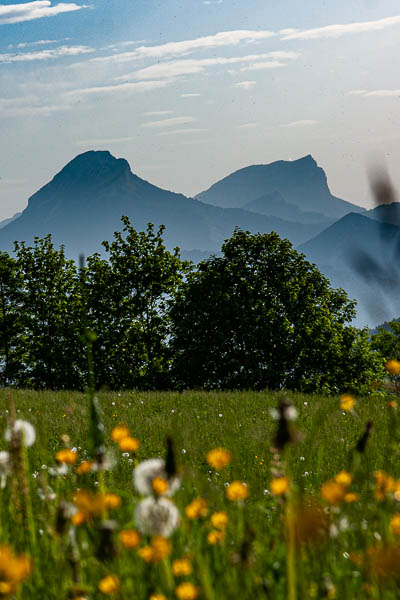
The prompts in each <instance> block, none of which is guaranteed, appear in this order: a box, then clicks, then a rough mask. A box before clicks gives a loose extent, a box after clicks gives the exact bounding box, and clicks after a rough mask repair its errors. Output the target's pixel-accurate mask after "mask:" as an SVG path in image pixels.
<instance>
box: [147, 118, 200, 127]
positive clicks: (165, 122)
mask: <svg viewBox="0 0 400 600" xmlns="http://www.w3.org/2000/svg"><path fill="white" fill-rule="evenodd" d="M193 121H196V119H195V118H194V117H172V118H171V119H162V120H161V121H150V122H148V123H142V127H148V128H152V129H154V128H156V129H158V128H159V127H171V126H172V127H173V126H175V125H184V124H185V123H192V122H193Z"/></svg>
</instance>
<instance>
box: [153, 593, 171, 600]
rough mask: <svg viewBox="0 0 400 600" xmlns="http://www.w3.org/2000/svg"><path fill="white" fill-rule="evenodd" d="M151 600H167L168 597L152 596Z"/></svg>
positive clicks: (161, 595) (162, 595)
mask: <svg viewBox="0 0 400 600" xmlns="http://www.w3.org/2000/svg"><path fill="white" fill-rule="evenodd" d="M149 600H167V596H164V594H152V595H151V596H150V598H149Z"/></svg>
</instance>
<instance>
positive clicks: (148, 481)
mask: <svg viewBox="0 0 400 600" xmlns="http://www.w3.org/2000/svg"><path fill="white" fill-rule="evenodd" d="M155 477H161V478H162V479H165V480H166V481H167V482H168V491H167V493H166V494H165V495H166V496H172V494H174V493H175V492H176V490H177V489H178V488H179V485H180V483H181V482H180V479H179V477H177V476H174V477H171V478H168V476H167V473H166V471H165V460H164V459H163V458H150V459H149V460H144V461H143V462H141V463H139V464H138V466H137V467H136V469H134V471H133V483H134V486H135V488H136V489H137V491H138V492H139V494H142V495H143V496H149V495H150V494H152V493H153V486H152V483H153V479H154V478H155Z"/></svg>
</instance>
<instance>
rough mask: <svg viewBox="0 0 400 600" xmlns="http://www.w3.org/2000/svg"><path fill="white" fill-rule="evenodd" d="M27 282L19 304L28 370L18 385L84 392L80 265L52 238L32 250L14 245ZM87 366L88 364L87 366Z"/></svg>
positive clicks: (25, 363)
mask: <svg viewBox="0 0 400 600" xmlns="http://www.w3.org/2000/svg"><path fill="white" fill-rule="evenodd" d="M15 252H16V265H17V269H18V271H19V273H20V275H21V277H22V278H23V288H22V293H21V300H20V307H19V310H20V315H21V323H22V327H23V332H24V368H23V371H22V372H21V374H20V377H19V381H18V383H19V385H20V386H27V387H34V388H46V389H60V388H65V389H81V388H82V387H83V386H84V379H85V376H84V370H85V362H84V361H85V357H84V352H83V348H82V344H81V342H80V334H81V322H80V321H81V315H82V307H81V300H80V284H79V277H78V273H77V269H76V266H75V263H74V262H73V261H72V260H67V259H66V258H65V253H64V248H63V246H61V248H60V249H58V250H57V249H55V248H54V246H53V243H52V241H51V236H50V235H48V236H46V237H45V238H43V239H39V238H35V239H34V244H33V246H26V245H25V243H24V242H21V243H18V242H16V243H15ZM82 364H83V365H84V366H83V367H82Z"/></svg>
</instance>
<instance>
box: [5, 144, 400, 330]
mask: <svg viewBox="0 0 400 600" xmlns="http://www.w3.org/2000/svg"><path fill="white" fill-rule="evenodd" d="M399 209H400V204H399V203H393V204H390V205H383V206H379V207H377V208H375V209H373V210H370V211H366V210H365V209H363V208H361V207H360V206H357V205H355V204H351V203H350V202H346V201H345V200H342V199H340V198H337V197H336V196H333V195H332V194H331V192H330V190H329V186H328V183H327V177H326V174H325V172H324V171H323V169H322V168H321V167H319V166H318V165H317V163H316V161H315V160H314V159H313V157H312V156H310V155H308V156H305V157H303V158H300V159H298V160H294V161H282V160H281V161H276V162H274V163H271V164H268V165H252V166H249V167H245V168H243V169H240V170H238V171H236V172H234V173H232V174H231V175H228V176H227V177H225V178H224V179H222V180H220V181H218V182H217V183H215V184H214V185H212V186H211V187H210V188H209V189H207V190H205V191H203V192H201V193H199V194H197V195H196V196H195V197H194V198H188V197H186V196H184V195H182V194H177V193H174V192H171V191H167V190H163V189H161V188H159V187H156V186H154V185H152V184H151V183H149V182H147V181H145V180H144V179H141V178H140V177H138V176H137V175H135V174H134V173H133V172H132V171H131V168H130V166H129V164H128V162H127V161H126V160H125V159H123V158H119V159H117V158H115V157H113V156H112V155H111V154H110V153H109V152H107V151H89V152H85V153H83V154H80V155H78V156H76V157H75V158H74V159H73V160H71V162H69V163H68V164H67V165H66V166H65V167H64V168H63V169H62V170H61V171H60V172H59V173H57V174H56V175H55V177H54V178H53V179H52V180H51V181H50V182H49V183H47V184H46V185H45V186H44V187H42V188H41V189H40V190H38V191H37V192H36V193H35V194H33V196H31V197H30V198H29V200H28V206H27V208H26V209H25V210H24V211H22V213H21V214H19V215H15V216H14V217H12V218H11V219H8V220H6V221H7V222H6V221H3V222H0V250H7V251H12V249H13V243H14V241H15V240H18V241H21V240H25V241H26V242H27V243H32V241H33V238H34V237H35V236H39V237H43V236H45V235H47V234H48V233H51V234H52V237H53V241H54V243H55V244H56V245H60V244H63V245H64V246H65V248H66V252H67V254H68V255H69V256H70V257H72V258H75V259H76V258H77V257H78V255H79V254H81V253H84V254H86V255H88V254H92V253H93V252H101V251H102V246H101V242H102V241H103V240H111V239H112V235H113V233H114V231H118V230H120V229H121V221H120V219H121V216H122V215H127V216H128V217H129V218H130V220H131V223H132V224H133V226H134V227H135V228H136V229H138V230H143V229H145V228H146V225H147V223H148V222H152V223H153V224H154V225H155V226H156V227H157V226H158V225H160V224H163V225H165V226H166V229H165V232H164V239H165V243H166V245H167V246H168V247H169V248H173V247H175V246H179V247H180V248H181V250H182V255H183V256H184V257H185V258H190V259H191V260H193V261H194V262H196V261H198V260H200V259H202V258H205V257H206V256H208V255H209V254H210V253H214V252H218V250H219V249H220V246H221V243H222V242H223V240H224V239H226V238H228V237H230V235H231V234H232V232H233V230H234V228H235V227H236V226H238V227H240V228H242V229H245V230H249V231H251V232H261V233H265V232H270V231H272V230H273V231H276V232H277V233H278V234H279V235H280V236H281V237H286V238H288V239H289V240H290V241H291V242H292V244H293V245H294V246H296V247H297V248H298V249H299V250H300V251H301V252H304V254H305V255H306V257H307V258H308V259H309V260H310V261H311V262H314V263H315V264H316V265H317V266H318V267H319V268H320V270H321V271H322V272H323V273H324V274H325V275H327V277H328V278H329V279H330V280H331V282H332V284H333V285H334V286H335V287H343V288H344V289H346V291H347V292H348V293H349V296H350V297H355V298H356V299H357V300H358V317H357V321H356V324H358V325H364V324H366V323H368V324H369V325H374V324H376V323H377V322H382V321H384V320H388V319H390V318H393V317H397V316H399V315H400V300H397V299H398V298H399V299H400V293H399V292H400V283H399V273H398V271H397V269H396V266H397V259H398V256H399V253H400V210H399Z"/></svg>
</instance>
